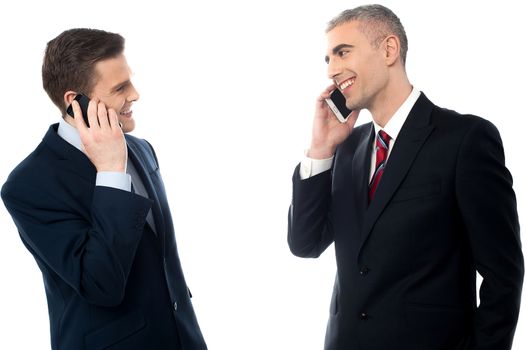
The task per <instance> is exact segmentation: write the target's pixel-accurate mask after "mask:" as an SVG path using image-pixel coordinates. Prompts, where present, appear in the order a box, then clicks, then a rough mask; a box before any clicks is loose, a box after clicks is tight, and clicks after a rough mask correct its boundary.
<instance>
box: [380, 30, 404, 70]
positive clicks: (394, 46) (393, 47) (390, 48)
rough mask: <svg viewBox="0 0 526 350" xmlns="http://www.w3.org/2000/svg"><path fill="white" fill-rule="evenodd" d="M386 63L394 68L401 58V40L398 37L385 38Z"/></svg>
mask: <svg viewBox="0 0 526 350" xmlns="http://www.w3.org/2000/svg"><path fill="white" fill-rule="evenodd" d="M384 43H385V44H384V45H385V47H384V48H385V63H386V64H387V65H388V66H392V65H393V64H394V63H395V62H396V61H397V60H398V58H399V57H400V39H398V37H397V36H396V35H389V36H388V37H387V38H385V41H384Z"/></svg>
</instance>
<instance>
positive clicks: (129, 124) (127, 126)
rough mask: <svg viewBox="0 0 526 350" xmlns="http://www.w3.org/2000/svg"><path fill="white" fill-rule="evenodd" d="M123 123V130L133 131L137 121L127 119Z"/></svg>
mask: <svg viewBox="0 0 526 350" xmlns="http://www.w3.org/2000/svg"><path fill="white" fill-rule="evenodd" d="M121 123H122V132H123V133H128V132H132V131H133V129H135V121H134V120H125V121H123V122H121Z"/></svg>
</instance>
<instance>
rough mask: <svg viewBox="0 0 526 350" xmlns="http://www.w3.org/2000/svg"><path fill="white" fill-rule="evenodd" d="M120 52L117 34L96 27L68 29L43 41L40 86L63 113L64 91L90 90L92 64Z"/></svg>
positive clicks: (121, 42) (121, 45)
mask: <svg viewBox="0 0 526 350" xmlns="http://www.w3.org/2000/svg"><path fill="white" fill-rule="evenodd" d="M123 51H124V38H123V37H122V36H121V35H119V34H115V33H109V32H106V31H103V30H98V29H86V28H78V29H69V30H66V31H65V32H62V33H61V34H60V35H59V36H57V37H56V38H55V39H53V40H51V41H50V42H48V43H47V46H46V51H45V54H44V62H43V64H42V85H43V87H44V90H46V92H47V94H48V95H49V97H50V98H51V100H52V101H53V103H54V104H55V105H56V106H57V107H58V108H59V109H60V111H61V113H62V115H65V113H66V106H64V93H65V92H66V91H69V90H71V91H76V92H79V93H80V92H82V93H85V94H89V93H91V91H92V89H93V86H94V85H95V84H96V82H97V76H96V73H95V72H94V69H95V64H96V63H97V62H99V61H102V60H105V59H109V58H114V57H116V56H118V55H120V54H121V53H122V52H123Z"/></svg>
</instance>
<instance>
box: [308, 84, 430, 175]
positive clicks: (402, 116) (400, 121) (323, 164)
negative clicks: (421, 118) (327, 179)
mask: <svg viewBox="0 0 526 350" xmlns="http://www.w3.org/2000/svg"><path fill="white" fill-rule="evenodd" d="M418 97H420V91H419V90H417V89H415V88H413V90H412V91H411V93H410V94H409V96H408V97H407V98H406V100H405V101H404V103H402V105H401V106H400V108H398V110H397V111H396V112H395V114H393V116H392V117H391V119H389V121H388V122H387V124H386V125H385V127H384V128H383V130H384V131H385V132H386V133H387V135H389V136H390V137H391V140H390V141H389V150H388V153H387V159H389V155H390V154H391V150H392V149H393V146H394V144H395V142H396V139H397V137H398V134H399V133H400V129H402V126H403V125H404V123H405V120H406V119H407V116H408V115H409V112H410V111H411V109H412V108H413V106H414V105H415V103H416V100H418ZM373 125H374V132H375V135H376V136H375V138H374V140H373V142H372V143H371V148H372V149H373V150H374V147H375V145H376V138H377V137H378V131H380V130H382V127H381V126H380V125H378V124H376V122H375V121H374V120H373ZM333 160H334V156H332V157H331V158H327V159H313V158H309V157H307V155H305V156H304V157H303V159H302V161H301V165H300V178H301V179H302V180H305V179H308V178H310V177H312V176H315V175H318V174H320V173H322V172H324V171H327V170H329V169H330V168H331V167H332V162H333ZM373 164H376V152H371V168H370V171H369V180H370V179H372V177H373V174H374V171H375V167H374V166H373Z"/></svg>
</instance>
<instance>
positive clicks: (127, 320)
mask: <svg viewBox="0 0 526 350" xmlns="http://www.w3.org/2000/svg"><path fill="white" fill-rule="evenodd" d="M145 326H146V320H145V319H144V315H143V314H142V312H141V311H139V310H136V311H132V312H130V313H128V314H127V315H125V316H123V317H121V318H119V319H117V320H115V321H112V322H110V323H109V324H107V325H105V326H104V327H102V328H99V329H97V330H95V331H92V332H89V333H88V334H86V335H85V336H84V343H85V344H86V349H89V350H97V349H105V348H107V347H109V346H111V345H114V344H116V343H118V342H120V341H122V340H124V339H126V338H129V337H130V336H132V335H133V334H135V333H137V332H139V331H140V330H141V329H143V328H144V327H145Z"/></svg>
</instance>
